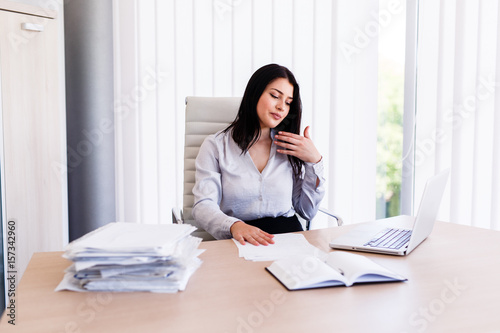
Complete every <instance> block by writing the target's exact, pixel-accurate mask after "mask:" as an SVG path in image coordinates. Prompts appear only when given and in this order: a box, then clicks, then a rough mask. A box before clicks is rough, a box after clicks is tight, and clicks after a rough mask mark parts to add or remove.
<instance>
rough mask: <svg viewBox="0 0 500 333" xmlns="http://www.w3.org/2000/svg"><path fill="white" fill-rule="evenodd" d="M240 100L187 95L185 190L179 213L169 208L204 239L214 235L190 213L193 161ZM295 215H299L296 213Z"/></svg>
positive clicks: (307, 224)
mask: <svg viewBox="0 0 500 333" xmlns="http://www.w3.org/2000/svg"><path fill="white" fill-rule="evenodd" d="M240 103H241V97H186V122H185V143H184V193H183V208H182V210H181V211H180V212H179V211H178V210H176V209H175V208H174V209H172V222H173V223H189V224H192V225H194V226H196V227H197V228H198V230H197V231H195V232H194V233H193V235H194V236H197V237H200V238H202V239H203V240H213V239H214V238H213V237H212V236H211V235H210V234H209V233H208V232H206V231H205V230H203V229H202V228H201V226H199V225H198V224H197V223H196V221H195V220H194V219H193V216H192V208H193V204H194V195H193V192H192V190H193V187H194V184H195V172H196V168H195V160H196V156H198V151H199V150H200V146H201V144H202V143H203V140H204V139H205V138H206V137H207V136H208V135H210V134H214V133H215V132H217V131H219V130H222V129H224V128H226V127H227V126H229V124H230V123H231V122H232V121H233V120H234V118H235V117H236V114H237V113H238V109H239V106H240ZM319 211H320V212H322V213H324V214H327V215H328V216H331V217H333V218H334V219H335V220H336V221H337V225H339V226H340V225H342V224H343V221H342V219H341V218H340V217H339V216H337V215H335V214H332V213H330V212H329V211H327V210H326V209H324V208H320V209H319ZM297 216H298V215H297ZM298 217H299V220H300V221H301V223H302V224H303V225H304V226H305V229H306V230H308V229H309V228H310V221H305V220H304V219H302V218H301V217H300V216H298Z"/></svg>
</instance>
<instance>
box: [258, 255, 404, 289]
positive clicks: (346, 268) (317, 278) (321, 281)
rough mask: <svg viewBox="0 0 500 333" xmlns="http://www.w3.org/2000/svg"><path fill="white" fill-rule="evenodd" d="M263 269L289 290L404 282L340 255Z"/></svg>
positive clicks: (297, 259) (355, 257) (300, 259)
mask: <svg viewBox="0 0 500 333" xmlns="http://www.w3.org/2000/svg"><path fill="white" fill-rule="evenodd" d="M266 269H267V271H269V272H270V273H271V274H272V275H274V277H275V278H276V279H278V281H280V282H281V283H282V284H283V285H284V286H285V287H286V288H287V289H288V290H299V289H312V288H322V287H333V286H346V287H350V286H352V285H353V284H355V283H369V282H389V281H406V278H404V277H403V276H401V275H399V274H396V273H394V272H391V271H390V270H388V269H386V268H384V267H382V266H380V265H378V264H377V263H375V262H373V261H372V260H370V259H368V258H366V257H364V256H361V255H358V254H353V253H348V252H341V251H337V252H330V253H329V254H328V255H327V256H326V260H324V261H323V260H321V259H320V258H318V257H315V256H310V255H304V256H294V257H287V258H283V259H280V260H277V261H275V262H273V263H272V264H271V266H269V267H267V268H266Z"/></svg>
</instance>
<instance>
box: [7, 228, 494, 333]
mask: <svg viewBox="0 0 500 333" xmlns="http://www.w3.org/2000/svg"><path fill="white" fill-rule="evenodd" d="M351 227H353V226H345V227H338V228H331V229H324V230H314V231H307V232H305V235H306V237H307V239H308V240H309V241H310V242H311V243H312V244H313V245H315V246H318V247H319V248H322V249H324V250H329V248H328V242H329V240H330V239H331V238H332V237H334V236H336V235H339V234H341V233H343V232H345V231H346V230H348V229H349V228H351ZM201 248H204V249H206V250H207V251H206V252H205V253H203V254H202V255H201V258H202V259H203V261H204V262H203V265H202V267H201V268H200V269H199V270H198V271H196V273H195V274H194V275H193V276H192V277H191V279H190V281H189V284H188V286H187V289H186V290H185V291H184V292H179V293H177V294H152V293H77V292H70V291H64V292H54V288H55V287H56V286H57V284H58V283H59V282H60V281H61V279H62V277H63V270H64V269H65V268H66V267H67V266H68V264H69V262H68V261H67V260H65V259H63V258H61V252H47V253H36V254H35V255H34V256H33V258H32V259H31V261H30V263H29V266H28V269H27V271H26V272H25V274H24V276H23V278H22V280H21V282H20V284H19V287H18V297H17V299H16V305H17V308H16V326H15V327H13V326H12V325H9V324H8V323H7V320H8V319H9V318H8V317H6V313H4V315H3V317H2V321H1V324H0V331H2V332H11V331H12V332H245V333H248V332H273V333H276V332H333V331H336V332H423V331H427V332H443V331H449V332H500V316H499V314H500V283H499V278H500V232H497V231H490V230H484V229H478V228H472V227H465V226H459V225H454V224H450V223H444V222H439V223H437V224H436V226H435V229H434V231H433V233H432V235H431V236H430V237H429V238H428V239H427V240H426V241H425V242H424V243H422V244H421V245H420V246H419V247H418V248H417V249H416V250H415V251H414V252H412V253H411V254H410V256H408V257H392V256H384V255H371V254H366V255H367V256H368V257H370V258H372V259H373V260H374V261H376V262H378V263H380V264H382V265H385V266H386V267H388V268H389V269H392V270H394V271H396V272H398V273H400V274H402V275H404V276H406V277H407V278H408V279H409V280H408V281H407V282H402V283H387V284H371V285H356V286H354V287H350V288H346V287H336V288H327V289H315V290H303V291H293V292H288V291H287V290H286V289H285V288H284V287H282V285H281V284H280V283H279V282H278V281H277V280H275V279H274V278H273V277H272V276H271V275H270V274H269V273H267V272H266V271H265V270H264V267H265V266H267V265H269V262H260V263H259V262H248V261H245V260H244V259H242V258H238V256H237V248H236V246H235V245H234V244H233V242H232V241H231V240H224V241H214V242H205V243H203V244H202V245H201ZM382 323H384V324H382ZM383 325H384V326H383Z"/></svg>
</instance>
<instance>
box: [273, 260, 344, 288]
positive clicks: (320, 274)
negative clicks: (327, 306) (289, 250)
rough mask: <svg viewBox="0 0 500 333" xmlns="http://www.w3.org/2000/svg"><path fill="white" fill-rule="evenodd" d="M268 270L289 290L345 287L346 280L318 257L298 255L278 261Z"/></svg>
mask: <svg viewBox="0 0 500 333" xmlns="http://www.w3.org/2000/svg"><path fill="white" fill-rule="evenodd" d="M268 270H269V271H270V272H271V273H272V274H273V275H274V276H275V277H276V278H278V280H280V281H281V282H282V283H283V284H284V285H285V286H286V287H287V288H288V289H290V290H293V289H307V288H319V287H327V286H336V285H345V284H346V280H345V278H344V277H343V276H342V275H341V274H340V273H339V272H338V271H336V270H335V269H333V268H331V267H330V266H328V265H327V264H325V262H323V261H322V260H320V259H319V258H317V257H314V256H309V255H298V256H293V257H286V258H283V259H280V260H277V261H275V262H273V263H272V264H271V266H269V267H268Z"/></svg>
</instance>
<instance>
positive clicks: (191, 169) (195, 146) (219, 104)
mask: <svg viewBox="0 0 500 333" xmlns="http://www.w3.org/2000/svg"><path fill="white" fill-rule="evenodd" d="M240 103H241V97H186V131H185V143H184V196H183V209H182V211H183V213H182V215H183V216H182V219H183V220H184V223H190V224H193V225H195V226H196V227H198V228H200V226H198V225H197V224H196V223H195V221H194V219H193V217H192V214H191V211H192V208H193V204H194V196H193V187H194V183H195V171H196V169H195V160H196V156H198V151H199V150H200V146H201V144H202V143H203V140H205V138H206V137H207V136H208V135H210V134H214V133H216V132H217V131H219V130H222V129H224V128H226V127H227V126H229V124H230V123H231V122H232V121H233V120H234V118H235V117H236V115H237V113H238V109H239V107H240Z"/></svg>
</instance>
